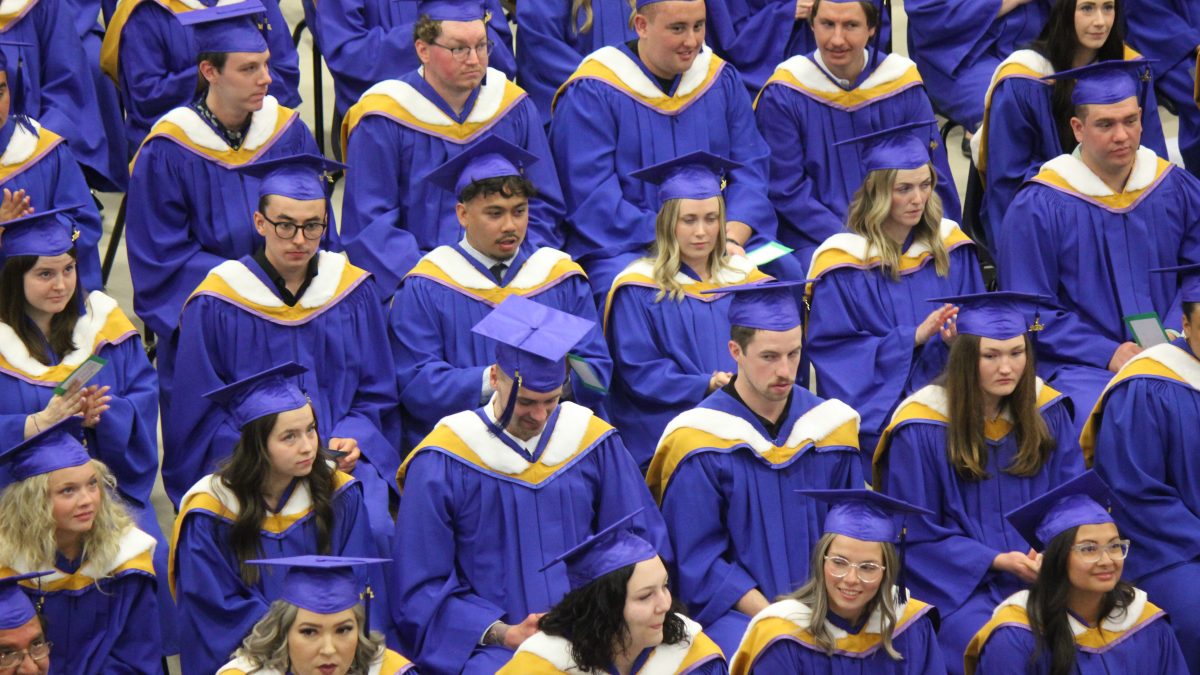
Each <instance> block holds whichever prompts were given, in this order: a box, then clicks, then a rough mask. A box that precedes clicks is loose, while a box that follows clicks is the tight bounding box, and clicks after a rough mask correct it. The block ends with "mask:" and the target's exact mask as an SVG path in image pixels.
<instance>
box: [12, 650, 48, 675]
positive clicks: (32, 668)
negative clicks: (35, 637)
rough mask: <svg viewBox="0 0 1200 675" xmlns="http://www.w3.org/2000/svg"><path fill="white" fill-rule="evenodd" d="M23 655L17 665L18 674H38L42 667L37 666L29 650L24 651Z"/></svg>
mask: <svg viewBox="0 0 1200 675" xmlns="http://www.w3.org/2000/svg"><path fill="white" fill-rule="evenodd" d="M23 656H24V658H22V659H21V663H19V664H18V665H17V673H18V675H38V673H40V672H41V670H42V669H41V667H40V666H38V664H37V661H34V660H33V657H32V656H30V655H29V652H25V654H24V655H23Z"/></svg>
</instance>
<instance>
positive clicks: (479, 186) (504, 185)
mask: <svg viewBox="0 0 1200 675" xmlns="http://www.w3.org/2000/svg"><path fill="white" fill-rule="evenodd" d="M494 194H499V195H500V196H501V197H504V198H505V199H508V198H510V197H516V196H518V195H519V196H521V197H524V198H526V199H533V198H534V197H536V196H537V189H536V188H534V187H533V183H531V182H530V181H529V179H528V178H526V177H524V176H497V177H496V178H484V179H483V180H477V181H475V182H474V183H471V184H470V185H468V186H467V187H465V188H463V190H462V192H461V193H459V195H458V201H459V202H460V203H462V204H466V203H467V202H469V201H471V200H472V199H475V198H476V197H490V196H491V195H494Z"/></svg>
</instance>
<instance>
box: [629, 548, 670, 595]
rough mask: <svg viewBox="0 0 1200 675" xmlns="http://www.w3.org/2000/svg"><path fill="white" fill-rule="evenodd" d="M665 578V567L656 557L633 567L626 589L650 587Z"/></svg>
mask: <svg viewBox="0 0 1200 675" xmlns="http://www.w3.org/2000/svg"><path fill="white" fill-rule="evenodd" d="M666 576H667V567H666V565H664V564H663V561H662V559H661V558H659V557H658V556H654V557H653V558H651V559H649V560H643V561H641V562H639V563H637V564H636V565H634V566H633V574H632V575H630V577H629V583H628V588H630V589H637V588H642V587H644V586H652V585H654V584H657V583H659V582H661V581H662V580H663V579H665V578H666Z"/></svg>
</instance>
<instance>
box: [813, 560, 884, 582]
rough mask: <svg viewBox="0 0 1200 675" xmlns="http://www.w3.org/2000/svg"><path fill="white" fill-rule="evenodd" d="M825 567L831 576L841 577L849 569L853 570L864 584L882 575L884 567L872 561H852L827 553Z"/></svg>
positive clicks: (848, 571) (848, 572) (877, 579)
mask: <svg viewBox="0 0 1200 675" xmlns="http://www.w3.org/2000/svg"><path fill="white" fill-rule="evenodd" d="M825 569H826V570H828V571H829V573H830V574H832V575H833V576H835V577H837V578H839V579H841V578H843V577H845V576H846V575H847V574H850V570H854V573H855V575H856V576H858V580H859V581H861V582H863V583H864V584H873V583H875V582H876V581H879V579H880V578H881V577H882V576H883V570H884V569H886V568H885V567H884V566H883V565H880V564H879V563H873V562H861V563H852V562H850V561H849V560H846V559H845V558H843V557H841V556H836V555H827V556H825Z"/></svg>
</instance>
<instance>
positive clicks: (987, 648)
mask: <svg viewBox="0 0 1200 675" xmlns="http://www.w3.org/2000/svg"><path fill="white" fill-rule="evenodd" d="M1027 602H1028V592H1027V591H1021V592H1019V593H1017V594H1015V595H1013V596H1012V597H1010V598H1008V599H1007V600H1005V601H1004V604H1002V605H1001V606H1000V607H997V608H996V613H995V615H994V616H993V617H992V620H991V621H989V622H988V624H987V625H986V626H984V627H983V629H982V630H980V631H979V634H978V635H977V636H975V639H973V640H972V641H971V646H970V648H969V649H968V650H967V653H966V664H967V665H966V668H967V673H968V675H1007V674H1008V673H1012V672H1013V668H1014V666H1015V665H1016V664H1028V665H1027V666H1026V668H1027V671H1026V672H1030V673H1035V672H1036V673H1048V672H1050V660H1051V655H1050V652H1049V650H1047V649H1046V648H1045V647H1044V646H1042V645H1039V644H1038V640H1037V638H1036V636H1034V634H1033V629H1032V628H1031V627H1030V625H1029V615H1028V614H1027V613H1026V609H1025V607H1026V604H1027ZM1069 620H1070V622H1071V630H1072V631H1073V632H1074V634H1075V670H1074V671H1072V672H1074V673H1078V674H1079V675H1110V674H1111V673H1162V675H1188V668H1187V664H1186V663H1184V660H1183V653H1182V651H1181V650H1180V645H1179V642H1178V641H1177V640H1176V639H1175V636H1174V635H1173V634H1172V633H1171V626H1170V623H1169V622H1168V620H1167V616H1166V614H1164V613H1163V611H1162V610H1161V609H1159V608H1158V607H1156V606H1155V605H1154V604H1153V603H1151V602H1149V601H1148V600H1147V598H1146V593H1145V591H1142V590H1141V589H1137V590H1136V596H1135V598H1134V601H1133V603H1132V604H1131V605H1130V606H1129V608H1128V609H1127V610H1126V611H1125V613H1124V614H1118V615H1116V616H1109V617H1108V618H1106V619H1104V620H1103V621H1102V622H1101V625H1100V626H1087V625H1085V624H1083V622H1081V621H1079V620H1078V619H1076V618H1075V617H1074V616H1070V617H1069ZM1194 646H1195V645H1194V644H1193V645H1192V647H1194ZM1031 660H1032V663H1030V661H1031ZM1193 672H1194V671H1193Z"/></svg>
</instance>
